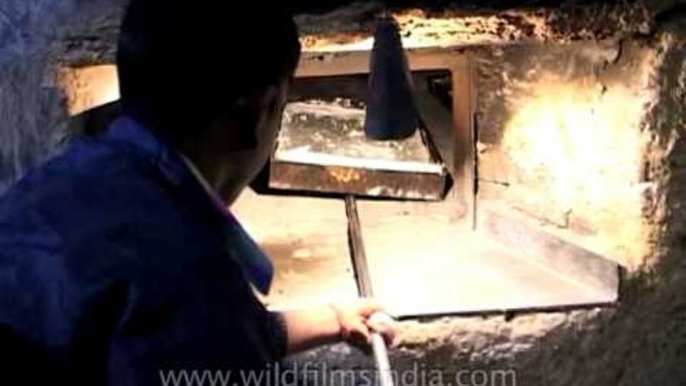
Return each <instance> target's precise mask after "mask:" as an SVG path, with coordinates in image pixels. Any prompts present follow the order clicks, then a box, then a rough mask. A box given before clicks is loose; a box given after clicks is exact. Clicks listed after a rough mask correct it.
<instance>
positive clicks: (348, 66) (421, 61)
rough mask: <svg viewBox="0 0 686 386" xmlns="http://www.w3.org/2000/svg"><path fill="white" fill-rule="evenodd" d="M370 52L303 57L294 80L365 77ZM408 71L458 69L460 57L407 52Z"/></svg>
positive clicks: (431, 52) (414, 51)
mask: <svg viewBox="0 0 686 386" xmlns="http://www.w3.org/2000/svg"><path fill="white" fill-rule="evenodd" d="M370 56H371V52H369V51H357V52H336V53H305V54H303V57H302V58H301V60H300V63H299V65H298V69H297V71H296V77H301V78H307V77H322V76H340V75H355V74H366V73H369V58H370ZM407 60H408V64H409V66H410V70H411V71H428V70H447V69H451V68H453V67H459V66H460V63H461V62H462V61H464V59H463V54H460V53H455V52H452V51H437V50H408V51H407Z"/></svg>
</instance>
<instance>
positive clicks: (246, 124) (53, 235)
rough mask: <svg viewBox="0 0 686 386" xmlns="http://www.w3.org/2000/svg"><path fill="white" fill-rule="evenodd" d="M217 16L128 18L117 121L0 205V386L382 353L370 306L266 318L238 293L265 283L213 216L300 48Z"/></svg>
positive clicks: (269, 145)
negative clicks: (332, 346) (362, 347)
mask: <svg viewBox="0 0 686 386" xmlns="http://www.w3.org/2000/svg"><path fill="white" fill-rule="evenodd" d="M226 3H228V2H220V1H215V0H133V1H132V2H131V4H130V6H129V8H128V12H127V14H126V17H125V19H124V22H123V25H122V30H121V34H120V41H119V49H118V55H117V64H118V69H119V78H120V88H121V103H122V108H123V112H124V113H123V115H122V116H121V117H120V118H119V119H117V120H116V121H115V122H114V123H113V124H112V125H111V127H110V128H109V129H108V130H107V132H106V133H105V134H104V135H103V136H101V137H99V138H95V139H81V140H80V141H79V142H77V143H75V144H74V145H73V146H71V147H70V148H69V150H68V151H67V152H66V153H65V154H63V155H61V156H59V157H57V158H56V159H54V160H52V161H50V162H49V163H47V164H46V165H44V166H42V167H40V168H39V169H37V170H35V171H33V172H31V173H29V174H28V175H27V176H26V177H25V178H23V179H22V180H21V181H20V182H19V183H18V184H17V185H16V186H15V187H14V188H13V189H11V190H10V191H9V192H8V193H7V194H6V195H5V197H4V198H3V199H2V201H1V202H0V355H2V360H0V366H3V367H4V368H3V371H4V372H3V373H2V374H1V375H2V376H4V377H5V379H7V376H8V374H9V373H8V371H12V370H14V372H15V373H19V374H18V375H20V376H21V379H20V380H19V382H20V384H32V383H33V382H39V381H43V382H45V381H50V382H51V384H62V382H64V384H70V385H82V384H84V385H85V384H87V385H106V384H109V385H117V386H125V385H159V384H161V378H160V372H161V371H166V370H175V369H176V370H178V369H196V370H198V369H199V370H212V369H217V370H259V369H263V368H265V367H267V365H268V364H270V363H271V362H274V361H277V360H278V359H279V358H281V357H282V356H284V355H285V354H287V353H291V352H296V351H299V350H303V349H307V348H310V347H313V346H316V345H320V344H325V343H330V342H335V341H338V340H346V341H348V342H351V343H359V342H365V341H366V340H367V339H368V337H369V334H370V331H371V330H372V329H374V330H377V331H379V332H381V333H383V334H384V336H385V337H386V338H387V339H389V340H390V339H391V338H392V332H393V331H392V330H393V328H392V326H390V325H388V324H386V325H383V324H377V325H372V323H371V322H370V321H369V319H370V315H372V314H373V313H375V312H377V311H379V310H380V308H379V306H378V305H377V304H376V303H374V302H373V301H371V300H360V301H358V302H352V303H350V304H334V305H322V306H320V307H314V308H312V309H307V310H298V311H289V312H285V313H274V312H270V311H268V310H267V309H265V307H264V305H263V304H261V303H260V302H259V301H258V300H257V298H256V296H255V294H254V292H253V291H254V290H257V291H261V292H263V293H266V292H267V291H268V289H269V284H270V282H271V277H272V266H271V263H270V262H269V260H267V259H266V258H265V256H264V255H263V254H262V253H261V252H260V251H259V249H258V248H257V247H256V246H255V244H254V243H253V242H252V241H251V240H250V238H249V237H248V236H247V235H246V234H245V232H244V231H243V229H242V228H241V227H240V225H239V223H238V222H237V220H236V219H235V218H233V216H232V215H231V214H230V213H229V212H228V210H226V209H225V208H226V207H227V206H228V205H230V204H231V203H232V202H233V201H234V200H235V199H236V198H237V197H238V196H239V194H240V192H241V190H242V189H244V188H245V186H246V185H247V184H248V183H249V182H250V181H251V180H252V179H253V178H254V177H255V175H256V174H257V172H258V171H259V170H260V169H261V168H262V167H263V165H264V164H265V162H266V161H267V159H268V156H269V154H270V152H271V151H272V150H273V147H274V143H275V138H276V135H277V131H278V128H279V125H280V122H281V117H282V112H283V108H284V105H285V102H286V93H287V88H288V83H289V82H290V80H291V79H292V77H293V74H294V72H295V67H296V65H297V63H298V59H299V55H300V45H299V43H298V36H297V30H296V27H295V25H294V23H293V20H292V18H291V17H288V16H285V14H284V13H282V12H280V11H278V10H275V9H273V8H274V7H275V6H274V5H269V7H272V9H269V10H266V11H265V12H264V13H262V12H261V10H260V8H259V7H256V6H250V5H249V4H241V5H242V6H243V8H239V6H236V7H235V8H234V9H232V10H227V9H224V8H225V7H224V6H223V4H224V5H225V4H226ZM272 4H273V3H272ZM246 6H247V8H246ZM262 6H263V7H266V6H267V5H266V3H265V4H263V5H262ZM22 366H26V367H22ZM24 369H26V371H24ZM233 381H237V382H240V380H238V379H233ZM3 384H4V382H3ZM44 384H45V383H44Z"/></svg>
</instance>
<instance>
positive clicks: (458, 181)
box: [296, 49, 476, 229]
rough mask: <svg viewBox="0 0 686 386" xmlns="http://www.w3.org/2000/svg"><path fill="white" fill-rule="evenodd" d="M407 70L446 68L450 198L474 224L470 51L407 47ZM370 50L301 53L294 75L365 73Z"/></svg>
mask: <svg viewBox="0 0 686 386" xmlns="http://www.w3.org/2000/svg"><path fill="white" fill-rule="evenodd" d="M407 58H408V64H409V67H410V70H411V71H430V70H447V71H450V72H451V73H452V82H453V96H454V97H453V106H452V118H453V119H452V120H453V136H452V140H453V141H454V144H453V145H454V151H453V153H454V154H451V155H450V156H448V157H444V159H448V160H449V161H448V162H451V163H452V164H451V165H447V167H448V169H449V171H450V172H451V174H452V175H453V176H452V177H453V179H454V180H455V186H456V188H455V189H454V191H453V193H452V195H453V196H452V197H450V199H452V200H453V201H455V202H456V203H457V210H456V213H455V217H456V219H458V220H460V221H464V222H465V223H466V224H468V225H469V226H470V227H471V228H472V229H475V228H476V158H475V157H476V152H475V147H476V142H475V141H476V135H475V125H474V113H475V106H476V93H475V83H474V79H475V78H474V66H473V59H472V54H471V53H469V52H459V51H454V50H449V49H445V50H437V49H431V50H428V49H426V50H408V51H407ZM369 60H370V52H368V51H363V52H358V51H353V52H331V53H305V54H303V57H302V58H301V60H300V64H299V66H298V70H297V71H296V77H298V78H310V77H326V76H340V75H356V74H366V73H369Z"/></svg>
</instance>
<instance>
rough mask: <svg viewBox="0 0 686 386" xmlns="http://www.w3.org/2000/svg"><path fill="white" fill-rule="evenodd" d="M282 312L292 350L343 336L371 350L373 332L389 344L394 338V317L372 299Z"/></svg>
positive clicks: (311, 346)
mask: <svg viewBox="0 0 686 386" xmlns="http://www.w3.org/2000/svg"><path fill="white" fill-rule="evenodd" d="M282 314H283V316H284V318H285V320H286V325H287V328H288V351H289V353H295V352H299V351H303V350H307V349H310V348H313V347H316V346H319V345H322V344H330V343H336V342H340V341H341V340H342V341H345V342H347V343H350V344H352V345H354V346H356V347H358V348H360V349H362V350H364V351H368V350H369V349H370V344H371V334H372V332H377V333H379V334H381V335H382V336H383V337H384V340H385V341H386V343H387V344H388V345H391V344H392V343H393V340H394V339H395V331H396V327H395V323H394V322H393V319H392V318H390V317H389V316H388V315H386V314H385V313H384V312H383V308H382V307H381V305H380V304H379V303H378V302H376V301H375V300H372V299H356V300H353V301H348V302H341V303H334V304H329V305H323V306H319V307H313V308H308V309H301V310H293V311H285V312H283V313H282Z"/></svg>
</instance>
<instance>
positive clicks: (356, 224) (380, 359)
mask: <svg viewBox="0 0 686 386" xmlns="http://www.w3.org/2000/svg"><path fill="white" fill-rule="evenodd" d="M345 212H346V214H347V215H348V234H349V236H350V249H351V252H352V253H351V254H352V260H353V268H354V270H355V278H356V281H357V289H358V291H359V293H360V296H362V297H372V296H373V291H372V284H371V280H370V278H369V268H368V266H367V255H366V253H365V250H364V242H363V241H362V227H361V225H360V217H359V215H358V213H357V202H356V201H355V197H353V196H350V195H348V196H345ZM372 349H373V351H374V361H375V362H376V368H377V370H378V372H379V383H380V385H381V386H394V382H393V377H392V374H391V364H390V361H389V359H388V350H387V348H386V342H384V339H383V337H382V336H381V334H379V333H376V332H375V333H372Z"/></svg>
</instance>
